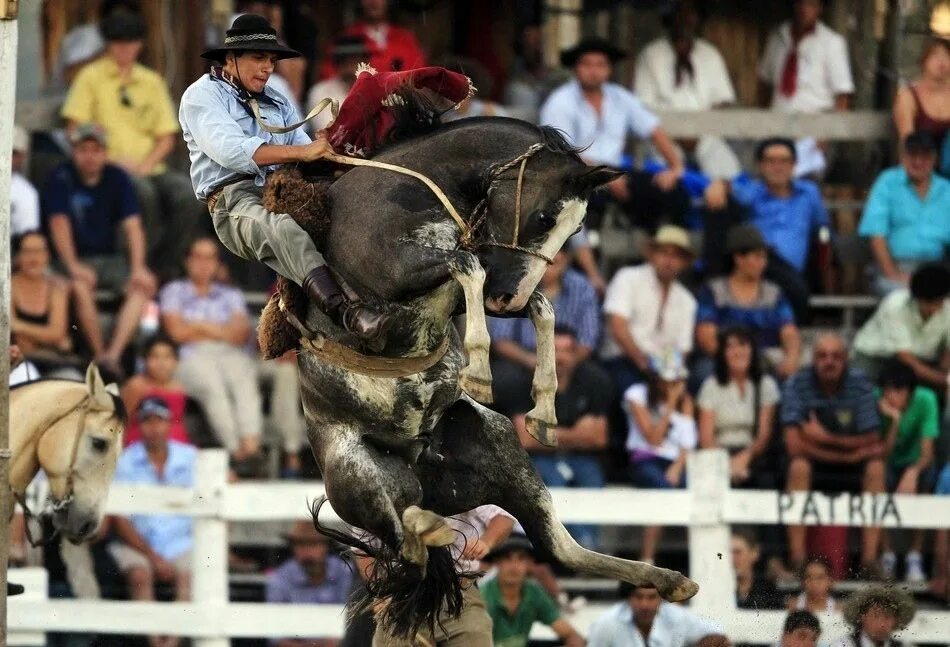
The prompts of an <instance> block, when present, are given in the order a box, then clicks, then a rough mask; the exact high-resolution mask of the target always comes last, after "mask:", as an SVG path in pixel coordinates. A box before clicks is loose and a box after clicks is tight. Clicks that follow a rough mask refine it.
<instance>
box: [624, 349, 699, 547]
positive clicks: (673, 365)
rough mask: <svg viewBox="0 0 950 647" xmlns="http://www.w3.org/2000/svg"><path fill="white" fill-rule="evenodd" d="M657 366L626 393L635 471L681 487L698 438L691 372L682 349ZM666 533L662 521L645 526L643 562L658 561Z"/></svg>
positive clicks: (641, 477)
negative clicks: (689, 389) (689, 381)
mask: <svg viewBox="0 0 950 647" xmlns="http://www.w3.org/2000/svg"><path fill="white" fill-rule="evenodd" d="M651 366H652V369H653V370H652V371H651V373H650V378H649V381H648V382H646V383H638V384H634V385H632V386H631V387H629V388H628V389H627V390H626V392H625V393H624V396H623V400H624V410H625V412H626V414H627V429H628V431H627V451H628V452H629V453H630V476H631V479H632V480H633V484H634V485H636V486H637V487H641V488H657V489H669V488H680V487H683V486H684V485H685V482H686V479H685V477H686V457H687V456H688V455H689V452H690V451H692V450H693V449H695V448H696V442H697V432H696V421H695V420H694V418H693V400H692V398H691V397H690V395H689V393H688V392H687V391H686V378H687V376H688V372H687V371H686V367H685V366H684V365H683V360H682V357H681V356H679V355H676V354H669V355H667V356H666V357H664V358H654V359H652V360H651ZM662 532H663V527H662V526H650V527H648V528H646V529H645V530H644V533H643V552H642V555H641V559H642V560H643V561H645V562H647V563H650V564H652V563H653V561H654V558H655V556H656V547H657V544H658V543H659V541H660V535H661V534H662Z"/></svg>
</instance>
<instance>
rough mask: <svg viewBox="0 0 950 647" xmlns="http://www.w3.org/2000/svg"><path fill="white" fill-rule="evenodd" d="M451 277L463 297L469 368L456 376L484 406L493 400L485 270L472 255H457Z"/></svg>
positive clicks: (465, 339) (465, 388)
mask: <svg viewBox="0 0 950 647" xmlns="http://www.w3.org/2000/svg"><path fill="white" fill-rule="evenodd" d="M451 271H452V276H453V277H454V278H455V280H456V281H458V283H459V285H461V286H462V293H463V294H464V295H465V338H464V340H463V344H464V346H465V352H466V353H467V354H468V365H466V367H465V368H463V369H462V371H461V373H460V374H459V386H460V387H461V389H462V390H463V391H464V392H465V393H467V394H468V395H469V396H471V397H472V398H473V399H475V400H477V401H478V402H482V403H484V404H490V403H491V401H492V393H491V367H490V365H489V362H488V346H489V344H490V343H491V338H489V336H488V322H487V321H486V320H485V294H484V287H485V270H484V269H482V266H481V264H480V263H479V262H478V259H477V258H476V257H475V256H474V255H473V254H468V253H458V254H457V256H456V258H454V259H453V260H452V262H451Z"/></svg>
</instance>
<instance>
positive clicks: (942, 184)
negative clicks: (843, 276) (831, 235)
mask: <svg viewBox="0 0 950 647" xmlns="http://www.w3.org/2000/svg"><path fill="white" fill-rule="evenodd" d="M936 166H937V145H936V143H935V142H934V139H933V137H932V136H931V135H930V134H929V133H923V132H915V133H911V134H910V135H908V136H907V138H906V139H905V140H904V149H903V151H902V152H901V165H900V166H895V167H893V168H889V169H887V170H885V171H884V172H882V173H881V174H880V175H879V176H878V177H877V179H876V180H875V181H874V185H873V186H872V187H871V193H870V195H868V199H867V202H866V203H865V205H864V214H863V215H862V216H861V224H860V225H859V227H858V233H859V234H861V235H862V236H864V237H865V238H869V239H870V241H871V252H872V253H873V255H874V265H873V266H871V267H870V270H871V272H872V276H871V278H872V285H873V287H874V290H875V292H876V293H877V294H879V295H880V296H884V295H886V294H888V293H890V292H893V291H894V290H897V289H899V288H906V287H907V286H908V283H909V282H910V275H911V274H912V273H913V271H914V270H915V269H917V267H919V266H920V265H922V264H924V263H929V262H931V261H940V260H941V259H943V258H944V257H945V255H946V249H947V246H948V245H950V180H947V179H946V178H943V177H941V176H940V175H938V174H937V173H936V172H935V169H936Z"/></svg>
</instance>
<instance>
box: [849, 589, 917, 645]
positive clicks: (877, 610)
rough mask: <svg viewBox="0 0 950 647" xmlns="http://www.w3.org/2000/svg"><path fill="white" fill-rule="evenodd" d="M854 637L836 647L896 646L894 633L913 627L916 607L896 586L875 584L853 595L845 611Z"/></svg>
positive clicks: (912, 600) (907, 595)
mask: <svg viewBox="0 0 950 647" xmlns="http://www.w3.org/2000/svg"><path fill="white" fill-rule="evenodd" d="M842 611H843V612H844V620H845V622H847V623H848V624H849V625H851V633H850V634H849V635H847V636H845V637H844V638H842V639H841V640H839V641H838V642H836V643H835V645H834V647H864V645H894V644H898V643H895V642H894V633H895V632H897V631H900V630H901V629H903V628H904V627H906V626H907V625H909V624H910V621H911V620H913V619H914V615H916V613H917V605H916V604H914V598H912V597H911V596H910V594H908V593H905V592H904V591H901V590H900V589H898V588H897V587H895V586H886V585H881V584H874V585H871V586H868V587H865V588H863V589H861V590H859V591H856V592H854V593H852V594H851V595H850V596H849V597H848V599H847V600H846V601H845V603H844V607H843V609H842Z"/></svg>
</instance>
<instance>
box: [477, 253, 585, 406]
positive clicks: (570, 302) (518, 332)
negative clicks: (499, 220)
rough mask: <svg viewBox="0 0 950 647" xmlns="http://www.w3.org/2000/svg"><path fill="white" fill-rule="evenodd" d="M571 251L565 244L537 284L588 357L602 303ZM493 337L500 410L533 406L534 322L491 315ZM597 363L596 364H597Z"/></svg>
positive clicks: (558, 320)
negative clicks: (575, 265)
mask: <svg viewBox="0 0 950 647" xmlns="http://www.w3.org/2000/svg"><path fill="white" fill-rule="evenodd" d="M570 262H571V257H570V255H569V254H568V253H567V251H566V250H564V249H562V250H561V251H559V252H558V253H557V254H555V255H554V262H553V263H552V264H551V265H549V266H548V268H547V269H546V270H545V271H544V275H543V276H542V277H541V282H540V283H539V284H538V287H539V288H540V289H541V290H542V291H543V292H544V294H545V296H547V297H548V299H550V301H551V305H552V306H554V320H555V323H556V324H557V325H558V326H563V327H566V328H570V329H571V330H573V331H574V333H575V335H576V337H577V344H576V347H577V360H578V361H584V360H587V359H588V358H589V357H590V356H591V353H592V352H593V351H594V349H595V348H597V344H598V342H599V341H600V331H601V321H600V304H599V303H598V300H597V293H596V292H595V291H594V288H593V287H592V286H591V284H590V282H589V281H588V280H587V279H586V278H585V277H584V275H583V274H581V273H580V272H577V271H575V270H573V269H571V268H570ZM488 330H489V332H490V333H491V339H492V346H491V350H492V375H493V376H494V379H493V380H492V382H493V385H494V401H495V404H496V407H497V409H498V411H499V412H501V413H504V414H505V415H508V416H511V415H514V414H516V413H524V412H526V411H528V410H529V409H531V407H532V406H533V403H532V401H531V380H532V378H533V376H534V368H535V364H536V363H537V355H536V349H537V340H536V339H535V333H534V326H533V325H532V324H531V321H530V320H528V319H524V318H516V317H509V318H507V319H502V318H499V317H489V318H488ZM594 368H595V369H596V367H594Z"/></svg>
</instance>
